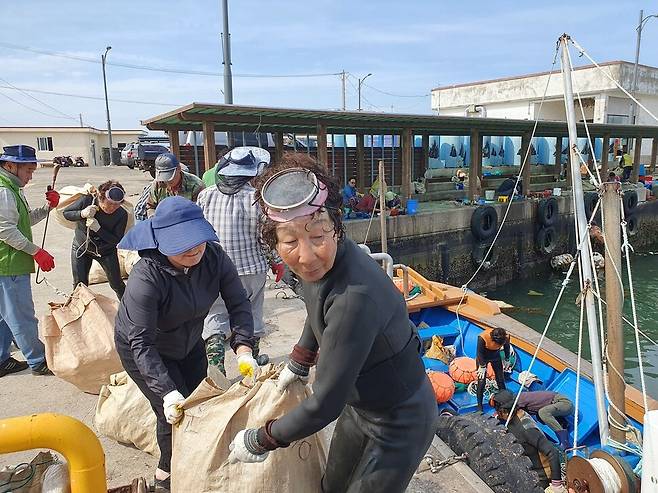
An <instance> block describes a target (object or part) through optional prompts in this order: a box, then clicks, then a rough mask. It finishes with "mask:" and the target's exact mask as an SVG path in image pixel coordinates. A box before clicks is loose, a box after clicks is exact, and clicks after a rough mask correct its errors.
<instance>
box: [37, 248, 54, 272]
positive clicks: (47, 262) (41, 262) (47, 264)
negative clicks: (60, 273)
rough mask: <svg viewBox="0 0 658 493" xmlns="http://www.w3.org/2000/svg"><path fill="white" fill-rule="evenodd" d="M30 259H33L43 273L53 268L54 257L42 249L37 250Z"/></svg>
mask: <svg viewBox="0 0 658 493" xmlns="http://www.w3.org/2000/svg"><path fill="white" fill-rule="evenodd" d="M32 258H34V261H35V262H36V263H37V265H38V266H39V268H40V269H41V270H42V271H44V272H50V271H51V270H53V269H54V268H55V257H53V256H52V255H51V254H49V253H48V252H47V251H45V250H44V249H43V248H39V249H38V250H37V253H35V254H34V255H32Z"/></svg>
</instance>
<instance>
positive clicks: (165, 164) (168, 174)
mask: <svg viewBox="0 0 658 493" xmlns="http://www.w3.org/2000/svg"><path fill="white" fill-rule="evenodd" d="M179 165H180V163H179V162H178V158H177V157H176V156H175V155H173V154H172V153H171V152H163V153H162V154H160V155H159V156H158V157H156V158H155V181H160V182H167V181H171V180H173V179H174V176H175V175H176V170H177V169H178V167H179Z"/></svg>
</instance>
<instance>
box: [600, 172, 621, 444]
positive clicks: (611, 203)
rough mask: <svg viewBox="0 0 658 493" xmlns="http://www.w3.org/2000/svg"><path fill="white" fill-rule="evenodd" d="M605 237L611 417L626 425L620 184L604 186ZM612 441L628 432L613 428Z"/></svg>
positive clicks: (606, 317)
mask: <svg viewBox="0 0 658 493" xmlns="http://www.w3.org/2000/svg"><path fill="white" fill-rule="evenodd" d="M601 207H602V210H603V212H602V214H603V234H604V235H605V301H606V311H605V320H606V328H607V332H608V353H609V358H610V361H609V363H610V364H609V366H610V367H611V368H610V371H608V382H609V385H610V401H611V403H612V404H613V405H612V406H610V417H611V418H613V419H614V422H615V423H623V422H624V419H625V414H626V394H625V391H626V385H625V383H624V330H623V326H622V311H623V309H624V306H623V302H622V286H621V282H620V281H619V278H618V276H617V273H618V272H621V234H620V233H621V232H620V228H619V224H620V223H621V201H620V198H619V183H617V182H608V183H604V184H603V197H602V199H601ZM610 438H612V439H613V440H616V441H617V442H620V443H624V442H625V441H626V432H625V431H624V430H620V429H619V428H617V427H615V426H613V427H611V428H610Z"/></svg>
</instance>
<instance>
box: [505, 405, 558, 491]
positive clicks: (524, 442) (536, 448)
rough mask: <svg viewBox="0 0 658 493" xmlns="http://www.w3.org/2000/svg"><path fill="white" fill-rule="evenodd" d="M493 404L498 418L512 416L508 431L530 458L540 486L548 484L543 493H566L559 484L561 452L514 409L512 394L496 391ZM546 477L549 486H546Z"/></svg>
mask: <svg viewBox="0 0 658 493" xmlns="http://www.w3.org/2000/svg"><path fill="white" fill-rule="evenodd" d="M521 395H523V394H521ZM493 401H494V408H495V409H496V413H497V415H498V419H500V420H501V421H506V420H507V419H508V418H509V416H510V415H511V416H512V418H511V419H510V422H509V424H508V425H507V430H508V431H509V432H510V433H511V434H512V435H514V437H515V438H516V439H517V441H518V442H519V443H520V444H521V446H522V447H523V449H524V451H525V455H527V456H528V457H529V458H530V461H531V462H532V468H533V470H534V471H535V472H537V474H538V475H539V479H540V480H541V481H542V484H543V486H546V485H548V487H547V488H546V493H567V490H566V488H565V486H564V482H563V481H562V472H561V466H560V452H559V450H558V449H557V447H555V445H553V444H552V443H551V442H550V441H549V440H548V438H546V436H545V435H544V433H543V432H542V431H541V430H540V429H539V428H538V427H537V423H535V420H534V419H532V417H531V416H530V415H529V414H528V413H526V412H525V411H523V410H522V409H519V407H518V406H517V407H514V394H512V393H511V392H498V393H497V394H496V395H494V397H493ZM542 457H544V458H545V459H547V460H548V463H549V465H550V467H549V470H548V471H546V469H545V468H544V465H543V463H542ZM547 473H548V474H547ZM549 477H550V484H549V483H548V481H549Z"/></svg>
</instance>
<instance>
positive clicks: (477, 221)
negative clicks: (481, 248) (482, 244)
mask: <svg viewBox="0 0 658 493" xmlns="http://www.w3.org/2000/svg"><path fill="white" fill-rule="evenodd" d="M497 230H498V214H497V213H496V209H494V208H493V207H491V206H490V205H481V206H480V207H478V208H477V209H475V211H473V215H472V216H471V232H472V233H473V235H474V236H475V237H476V238H477V239H478V240H482V241H484V240H488V239H489V238H491V237H493V236H494V235H495V234H496V231H497Z"/></svg>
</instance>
